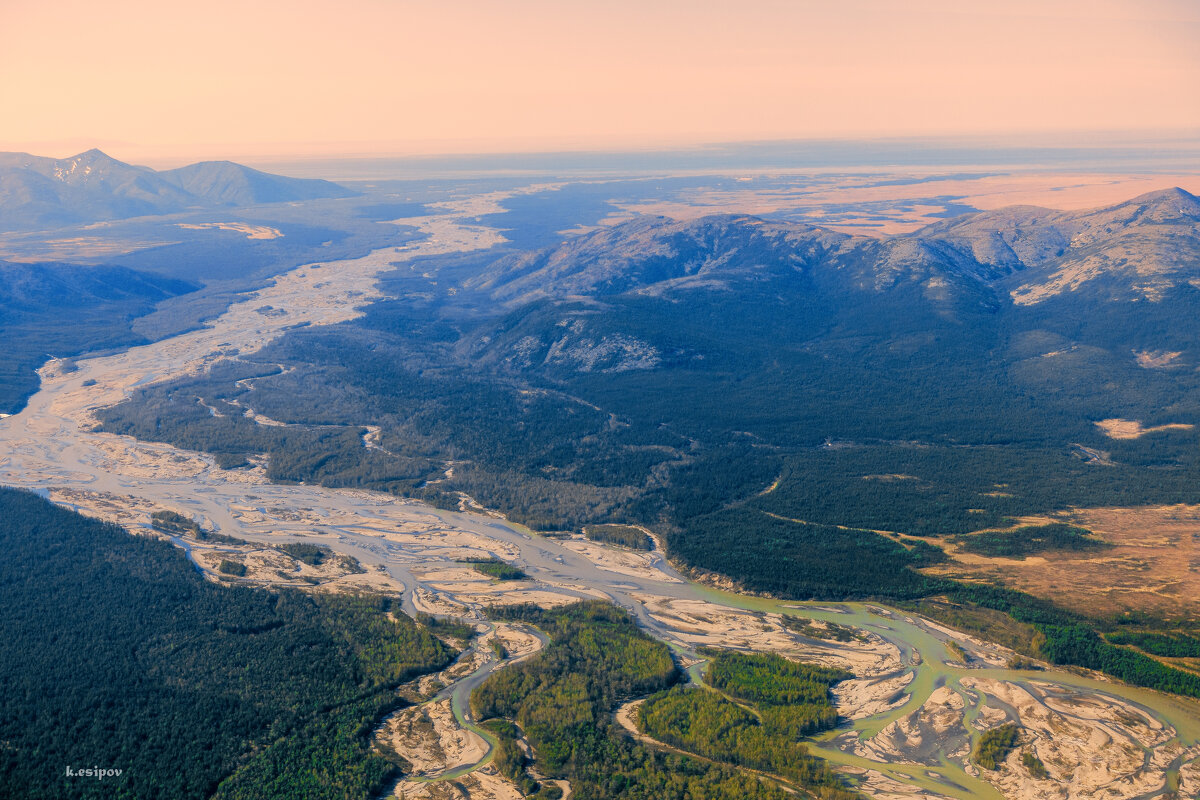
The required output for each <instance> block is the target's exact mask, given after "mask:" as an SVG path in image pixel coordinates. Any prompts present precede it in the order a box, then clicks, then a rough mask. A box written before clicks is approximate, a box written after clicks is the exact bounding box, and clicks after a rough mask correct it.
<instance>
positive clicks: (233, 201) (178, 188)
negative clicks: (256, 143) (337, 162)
mask: <svg viewBox="0 0 1200 800" xmlns="http://www.w3.org/2000/svg"><path fill="white" fill-rule="evenodd" d="M354 194H355V193H354V192H352V191H350V190H349V189H346V188H344V187H342V186H339V185H337V184H336V183H330V182H329V181H323V180H309V179H300V178H285V177H282V176H280V175H272V174H270V173H266V172H260V171H258V170H256V169H251V168H250V167H245V166H242V165H241V164H235V163H233V162H230V161H205V162H201V163H199V164H192V165H190V166H186V167H180V168H179V169H171V170H164V171H161V172H160V171H156V170H153V169H150V168H149V167H138V166H133V165H131V164H126V163H124V162H122V161H118V160H116V159H115V158H111V157H110V156H108V155H105V154H104V153H102V152H101V151H99V150H94V149H93V150H88V151H87V152H85V153H80V154H79V155H76V156H72V157H70V158H62V159H56V158H44V157H41V156H33V155H29V154H28V153H0V230H36V229H40V228H53V227H61V226H65V225H74V224H80V223H88V222H99V221H103V220H111V219H126V218H129V217H138V216H145V215H151V214H173V213H178V212H180V211H186V210H188V209H192V208H213V207H222V206H226V207H227V206H245V205H255V204H258V203H280V202H290V201H297V200H315V199H321V198H337V197H351V196H353V195H354Z"/></svg>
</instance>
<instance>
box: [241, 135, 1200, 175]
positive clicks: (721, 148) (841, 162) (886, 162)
mask: <svg viewBox="0 0 1200 800" xmlns="http://www.w3.org/2000/svg"><path fill="white" fill-rule="evenodd" d="M255 166H259V167H262V168H268V169H270V170H272V171H276V172H282V173H283V174H287V175H294V176H296V177H310V178H326V179H332V180H356V179H358V180H389V179H391V180H395V179H433V178H455V177H457V178H476V179H477V178H489V177H490V178H506V177H512V178H517V177H522V178H527V177H539V176H541V177H554V176H558V177H582V176H604V175H624V176H630V175H646V176H652V175H665V174H680V173H692V174H695V173H708V172H739V171H747V172H752V171H761V170H822V171H824V170H837V169H847V170H861V169H879V170H886V169H888V168H897V167H899V168H914V167H937V168H943V169H945V168H959V169H961V168H972V167H980V168H987V169H998V168H1004V169H1050V170H1054V171H1076V170H1078V171H1090V172H1095V171H1108V170H1112V171H1120V172H1128V171H1133V172H1170V171H1181V170H1182V171H1189V172H1190V171H1195V170H1200V136H1192V137H1178V138H1170V139H1156V140H1145V139H1142V140H1119V139H1116V138H1114V137H1100V136H1083V135H1080V136H1078V137H1066V136H1063V137H1061V138H1059V139H1057V140H1055V141H1053V142H1045V141H1040V142H1034V141H1026V142H1022V141H1019V140H1011V141H985V140H982V139H878V140H854V141H850V140H826V141H815V140H814V141H779V142H750V143H729V144H714V145H707V146H699V147H687V148H679V149H646V150H638V151H609V152H605V151H578V152H551V153H508V154H480V155H447V156H405V157H390V158H378V157H344V158H319V159H307V160H287V161H273V162H262V163H260V164H256V165H255Z"/></svg>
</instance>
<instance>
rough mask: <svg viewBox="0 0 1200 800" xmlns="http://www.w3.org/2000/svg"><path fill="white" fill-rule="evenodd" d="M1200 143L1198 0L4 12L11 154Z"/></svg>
mask: <svg viewBox="0 0 1200 800" xmlns="http://www.w3.org/2000/svg"><path fill="white" fill-rule="evenodd" d="M1085 130H1122V131H1134V132H1136V131H1146V132H1163V131H1172V132H1177V131H1191V132H1193V133H1194V132H1196V131H1200V2H1196V0H1138V1H1137V2H1127V1H1125V0H1059V1H1056V0H1041V1H1040V2H1038V1H1036V0H1004V2H992V1H991V0H988V2H980V1H979V0H957V1H952V0H738V1H736V2H735V1H733V0H602V1H601V0H503V1H501V0H460V1H459V2H457V3H455V2H446V1H445V0H443V1H442V2H425V0H342V1H341V2H333V1H332V0H287V2H282V1H281V0H240V2H231V1H230V0H205V1H204V2H189V3H185V2H178V1H173V0H165V1H164V0H109V2H96V0H86V1H85V0H0V150H27V151H32V152H36V153H39V154H45V155H55V156H65V155H69V154H72V153H74V152H77V151H79V150H82V149H86V148H87V147H91V146H100V147H102V148H104V149H105V150H107V151H109V152H110V153H111V154H112V155H114V156H117V157H119V158H126V159H134V160H138V159H140V160H143V161H164V160H173V159H178V160H180V161H183V160H188V159H196V158H204V157H239V156H242V157H263V156H270V155H280V156H289V155H315V154H408V153H453V152H490V151H513V150H536V149H547V150H549V149H577V148H624V147H649V146H654V147H662V146H670V145H689V144H695V143H699V142H713V141H735V140H759V139H794V138H829V137H842V136H846V137H867V138H870V137H884V136H912V135H917V136H920V135H956V134H981V133H982V134H1006V133H1017V132H1025V133H1029V132H1032V133H1039V132H1045V133H1053V132H1063V131H1085Z"/></svg>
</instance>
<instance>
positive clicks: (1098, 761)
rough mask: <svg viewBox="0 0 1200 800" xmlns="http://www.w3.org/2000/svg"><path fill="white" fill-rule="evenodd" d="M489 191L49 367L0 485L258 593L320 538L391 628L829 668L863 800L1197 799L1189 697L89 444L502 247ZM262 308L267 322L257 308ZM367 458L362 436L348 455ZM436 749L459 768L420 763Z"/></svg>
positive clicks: (451, 770)
mask: <svg viewBox="0 0 1200 800" xmlns="http://www.w3.org/2000/svg"><path fill="white" fill-rule="evenodd" d="M505 196H507V195H505V194H501V193H496V194H489V195H480V196H474V197H467V198H465V199H462V200H455V201H450V202H447V203H444V204H442V207H441V208H440V209H439V210H440V211H441V212H442V213H439V214H436V215H433V216H429V217H421V218H409V219H404V220H398V221H397V222H398V223H400V224H403V225H406V226H412V227H416V228H418V229H419V230H421V231H422V232H423V233H425V234H426V238H425V239H424V240H422V241H419V242H417V243H414V244H411V245H408V246H406V247H404V248H401V249H397V248H385V249H383V250H379V251H376V252H374V253H371V254H369V255H367V256H365V257H363V258H359V259H354V260H349V261H338V262H329V263H324V264H312V265H307V266H302V267H299V268H297V269H295V270H292V271H291V272H288V273H285V274H283V275H280V276H279V277H278V278H276V279H275V281H274V282H273V284H272V285H270V286H267V287H265V288H263V289H260V290H258V291H257V292H255V293H253V294H252V295H250V296H247V297H246V299H245V300H243V301H241V302H239V303H236V304H234V305H232V306H231V307H230V308H229V309H228V310H227V311H226V312H225V313H223V314H222V315H221V316H219V317H218V318H216V319H214V320H212V321H210V322H209V323H208V324H207V326H206V327H204V328H202V329H199V330H195V331H191V332H188V333H184V334H181V335H179V336H175V337H173V338H170V339H166V340H162V341H159V342H156V343H153V344H148V345H145V346H142V347H135V348H132V349H129V350H127V351H124V352H120V353H117V354H114V355H106V356H101V357H97V358H90V359H80V360H78V361H77V362H76V363H75V365H74V367H75V368H74V369H72V370H70V371H66V369H64V365H63V364H62V363H59V362H51V363H50V364H48V365H47V366H46V367H45V368H43V370H42V384H41V389H40V391H39V392H38V393H37V394H36V395H34V396H33V397H32V398H31V399H30V401H29V403H28V405H27V406H26V408H25V409H24V410H22V411H21V412H20V413H19V414H16V415H14V416H12V417H9V418H7V419H3V420H0V483H2V484H6V485H12V486H21V487H25V488H29V489H33V490H37V491H39V492H41V493H43V494H45V495H46V496H48V497H50V498H51V499H53V500H55V501H56V502H59V503H62V504H65V505H69V506H71V507H73V508H76V509H77V510H79V511H81V512H83V513H85V514H91V515H94V516H99V517H102V518H105V519H109V520H112V521H115V522H118V523H119V524H121V525H123V526H125V527H127V528H129V529H130V530H132V531H135V532H146V533H149V532H150V531H151V527H150V515H151V514H152V513H153V512H154V511H161V510H170V511H175V512H177V513H180V514H184V515H188V516H190V517H192V518H194V519H196V520H197V521H199V522H201V524H202V525H203V526H204V527H205V528H207V529H209V530H212V531H215V532H218V533H220V534H223V535H226V536H233V537H237V538H239V539H243V540H246V541H247V542H250V543H251V544H250V545H247V546H228V545H224V546H223V545H210V544H203V545H202V544H198V543H189V542H184V541H183V540H177V543H179V544H181V545H186V546H187V547H188V548H189V555H190V556H191V557H192V558H193V560H194V561H195V562H196V563H197V565H198V566H200V567H201V568H203V569H206V570H207V571H209V572H215V569H216V563H217V562H218V561H219V559H220V557H221V553H222V552H223V549H224V550H227V551H230V552H232V551H235V550H236V551H237V552H239V553H241V554H243V556H244V557H245V558H246V559H247V560H250V561H253V559H255V558H258V559H259V560H260V561H261V566H262V569H261V570H259V571H256V572H255V573H253V576H256V577H258V578H259V579H261V580H262V581H263V582H266V583H271V582H272V578H271V570H270V569H268V568H267V567H269V566H270V564H269V560H268V559H267V557H266V556H264V555H261V553H260V554H259V555H255V554H254V553H255V547H256V546H257V545H265V544H273V543H281V542H308V543H317V544H321V545H325V546H327V547H329V548H331V549H332V550H333V551H335V552H336V553H339V554H343V555H346V556H352V557H353V558H354V559H357V561H358V562H360V563H361V564H362V565H363V566H364V567H365V568H366V570H367V572H366V573H365V574H359V573H347V574H345V575H339V576H335V577H336V580H333V581H332V583H331V587H330V588H335V589H337V588H342V589H354V588H372V589H379V590H384V591H391V592H395V593H398V594H399V595H400V596H401V597H402V598H403V607H404V609H405V610H406V611H407V612H409V613H417V612H424V613H432V614H440V615H447V616H456V617H460V618H463V619H467V620H470V621H471V622H472V623H473V624H476V625H478V626H480V628H481V629H483V630H485V631H487V632H488V633H489V634H494V633H495V625H494V623H493V622H492V621H490V620H488V619H486V616H485V609H486V607H488V606H491V605H498V604H509V603H524V602H534V603H540V604H557V603H565V602H572V601H574V600H578V599H584V598H599V599H605V600H608V601H611V602H613V603H615V604H617V605H619V606H621V607H622V608H625V609H626V610H628V611H629V612H630V613H631V614H633V615H634V616H635V618H636V619H637V620H638V622H639V624H640V625H641V626H642V627H643V628H644V629H645V630H647V631H648V632H649V633H651V634H652V635H654V636H656V637H659V638H661V639H662V640H664V641H666V642H667V643H669V644H670V645H671V646H672V647H673V649H674V651H675V652H676V654H677V656H678V658H679V660H680V662H681V664H682V665H683V666H685V667H690V668H691V670H690V674H691V675H693V677H697V676H699V675H701V674H702V672H703V658H702V657H701V656H700V655H699V654H698V650H699V648H701V647H702V646H705V645H709V646H717V647H734V648H739V649H746V650H757V651H770V652H776V653H779V654H782V655H785V656H788V657H791V658H796V659H800V660H805V661H816V662H820V663H825V664H829V665H833V666H839V667H842V668H845V669H847V670H849V671H851V672H853V673H854V674H855V676H856V677H855V678H854V679H853V680H850V681H847V682H845V683H844V684H842V685H841V686H839V687H838V688H837V690H836V694H837V698H838V704H839V711H840V712H841V714H842V716H843V717H844V718H845V719H846V720H847V722H846V724H844V725H843V726H841V727H839V728H838V729H837V730H835V731H833V732H831V733H830V734H827V735H825V736H823V737H821V738H820V739H819V740H818V741H816V742H814V743H812V745H811V746H812V747H813V748H814V749H815V750H816V751H818V752H819V753H820V754H821V755H823V756H824V757H825V758H827V759H828V760H829V761H830V762H831V763H833V764H835V765H837V766H838V767H839V768H841V769H842V770H844V771H845V773H846V774H847V775H848V776H850V778H851V779H852V780H853V781H854V782H855V783H856V785H857V786H858V787H859V788H860V790H861V791H863V793H865V794H867V795H869V796H872V797H877V798H957V799H958V800H968V799H969V798H992V799H993V800H999V799H1000V798H1010V799H1015V798H1030V799H1032V798H1040V797H1051V798H1147V799H1148V798H1155V797H1164V798H1165V797H1170V796H1172V793H1177V796H1179V797H1196V796H1200V704H1198V703H1195V702H1193V701H1189V700H1185V699H1181V698H1175V697H1171V696H1168V695H1164V694H1160V693H1157V692H1153V691H1149V690H1144V689H1137V688H1134V687H1129V686H1125V685H1122V684H1118V683H1115V682H1112V681H1109V680H1104V679H1101V678H1100V677H1098V676H1093V675H1084V674H1076V673H1074V672H1068V671H1064V670H1059V669H1052V668H1045V669H1038V670H1024V669H1022V670H1015V669H1009V668H1008V667H1007V666H1006V665H1007V664H1008V663H1009V659H1010V658H1011V656H1012V655H1013V654H1012V653H1011V652H1008V651H1006V650H1005V649H1004V648H1001V647H999V646H996V645H993V644H991V643H988V642H984V641H980V640H977V639H974V638H972V637H970V636H968V635H966V634H963V633H959V632H956V631H953V630H950V629H948V628H945V627H942V626H940V625H938V624H936V623H934V622H932V621H929V620H925V619H923V618H920V617H918V616H915V615H911V614H908V613H905V612H902V611H898V610H895V609H890V608H887V607H883V606H879V605H875V604H864V603H839V604H827V603H796V602H785V601H776V600H770V599H765V598H758V597H753V596H748V595H741V594H736V593H731V592H726V591H720V590H717V589H714V588H710V587H707V586H701V585H698V584H696V583H694V582H691V581H689V580H687V579H686V578H685V577H684V576H683V575H681V574H680V573H679V572H678V571H677V570H676V569H675V568H674V567H672V566H671V564H670V562H669V561H668V560H667V558H666V557H665V555H664V554H663V553H662V552H661V550H659V549H655V550H653V551H650V552H648V553H641V552H635V551H627V550H622V549H619V548H615V547H608V546H604V545H599V544H596V543H593V542H590V541H586V540H584V539H583V538H582V537H578V536H576V537H568V538H551V537H545V536H539V535H536V534H534V533H532V532H531V531H529V530H527V529H525V528H523V527H521V526H518V525H514V524H510V523H509V522H507V521H506V520H504V519H503V518H501V517H500V516H498V515H494V514H488V513H483V512H479V513H476V512H472V511H466V510H464V511H458V512H455V511H444V510H440V509H436V508H432V507H430V506H427V505H424V504H421V503H418V502H415V501H410V500H405V499H401V498H397V497H393V496H390V495H385V494H380V493H374V492H367V491H359V490H338V489H328V488H324V487H319V486H310V485H279V484H273V483H270V482H268V481H267V480H266V478H265V476H264V471H263V469H262V468H261V467H257V468H250V469H236V470H225V469H221V468H219V467H218V466H217V465H216V464H215V462H214V461H213V459H212V458H210V457H208V456H206V455H202V454H198V453H192V452H187V451H183V450H179V449H176V448H174V447H171V446H168V445H163V444H156V443H147V442H140V441H137V440H134V439H132V438H129V437H122V436H115V435H112V434H106V433H100V432H97V431H95V430H94V426H95V421H94V419H93V417H92V412H93V411H94V410H95V409H97V408H101V407H104V406H108V405H112V404H115V403H117V402H120V401H121V400H122V399H123V398H124V397H125V396H126V395H127V393H128V392H130V391H131V390H133V389H134V388H136V387H140V386H145V385H147V384H150V383H154V382H159V381H164V380H168V379H171V378H174V377H178V376H179V375H181V374H185V373H194V372H198V371H202V370H204V369H206V368H207V367H208V366H210V365H211V364H213V363H216V362H217V361H219V360H221V359H224V358H231V357H234V356H236V355H237V354H246V353H251V352H254V351H256V350H258V349H260V348H262V347H263V346H264V345H266V344H267V343H268V342H270V341H271V340H273V339H274V338H276V337H278V336H280V335H282V333H283V332H285V331H286V330H287V329H289V328H291V327H295V326H297V325H328V324H334V323H337V322H341V321H344V320H347V319H351V318H353V317H354V316H356V315H357V314H358V310H357V309H358V308H360V307H361V306H363V305H365V304H367V303H369V302H370V301H372V300H373V299H375V298H377V297H379V291H378V289H377V287H376V280H377V278H378V276H379V275H381V274H382V273H384V272H387V271H390V270H392V269H395V268H396V264H397V263H403V262H405V261H407V260H410V259H413V258H416V257H419V256H426V255H436V254H441V253H453V252H462V251H468V250H474V249H481V248H486V247H489V246H491V245H492V244H494V243H496V242H498V241H501V237H500V234H499V233H498V232H497V231H495V230H493V229H490V228H487V227H484V226H481V225H479V224H478V223H477V222H476V220H477V218H478V217H479V216H480V215H482V214H484V213H488V212H490V211H493V210H494V209H495V208H497V207H498V205H497V204H498V202H499V201H500V200H502V199H504V197H505ZM264 308H268V309H270V310H272V312H275V311H277V310H281V311H282V313H270V314H268V313H264V312H263V309H264ZM252 413H253V412H252V411H251V410H249V409H247V414H248V415H250V414H252ZM260 422H262V424H272V423H271V421H270V420H266V419H261V420H260ZM370 446H372V439H371V435H370V433H368V434H367V435H366V436H364V447H370ZM464 508H466V506H464ZM475 557H494V558H499V559H502V560H504V561H506V562H509V563H512V564H514V565H516V566H518V567H519V568H520V569H521V570H523V571H524V572H525V573H526V575H527V576H528V577H527V579H525V580H521V581H512V582H503V583H496V582H493V581H490V580H488V579H486V578H485V577H483V576H481V575H479V574H478V573H476V572H474V571H473V570H471V569H469V568H467V567H465V566H464V565H463V564H462V563H461V561H462V559H464V558H475ZM787 618H801V619H802V620H809V621H811V623H812V624H813V625H814V626H816V628H815V629H817V630H819V629H820V626H821V625H823V624H826V623H836V624H837V625H842V626H849V627H851V628H854V629H856V630H857V631H859V636H858V638H855V639H853V640H850V641H844V642H843V641H833V640H830V639H825V638H820V637H814V636H810V635H805V634H804V633H803V632H798V631H797V625H795V624H791V625H789V624H785V623H787V622H788V621H789V620H788V619H787ZM527 635H528V634H527ZM510 636H514V637H517V638H519V636H518V634H515V633H511V632H510ZM534 638H536V637H534ZM514 641H515V639H514ZM527 643H528V644H529V646H528V647H527V648H525V649H522V648H520V647H515V646H509V647H507V648H506V649H507V650H508V651H509V655H507V656H504V657H501V656H496V655H493V654H490V653H489V652H488V651H487V648H486V647H481V646H480V644H479V643H477V644H476V645H475V649H474V650H473V651H469V653H468V656H465V657H464V658H468V659H469V661H468V663H469V666H470V668H469V669H466V670H459V672H455V673H454V674H448V675H446V676H444V677H443V685H442V686H438V687H429V702H430V703H432V704H437V703H445V706H446V707H437V706H436V705H432V706H430V708H429V710H428V714H429V715H430V716H429V717H428V719H427V721H428V722H429V725H428V726H426V727H428V728H431V729H432V730H433V731H435V732H438V731H440V733H436V735H437V736H448V737H450V738H454V737H458V739H459V740H460V741H465V740H466V738H469V737H468V736H467V733H464V731H466V732H468V733H470V732H472V731H475V734H473V735H478V731H477V729H474V728H473V722H474V721H473V720H471V719H470V713H469V706H468V704H467V699H468V697H469V694H470V691H471V689H473V688H474V687H475V686H478V685H479V683H480V682H481V681H482V680H483V679H484V678H485V677H486V676H487V675H488V674H490V672H492V671H493V670H495V669H502V668H503V667H504V666H505V665H506V664H508V663H512V662H513V661H515V660H518V659H520V658H526V657H530V656H531V655H532V654H533V653H535V652H536V650H537V649H538V647H540V643H538V642H527ZM460 673H463V674H460ZM1005 722H1016V723H1018V724H1020V725H1021V726H1023V728H1024V729H1025V734H1024V737H1025V738H1024V739H1023V740H1022V743H1021V745H1020V746H1019V747H1018V748H1016V750H1014V751H1013V753H1012V754H1011V755H1010V757H1009V758H1008V760H1007V761H1006V762H1005V765H1004V768H1003V769H1001V770H996V771H992V770H984V769H981V768H979V767H978V766H976V765H974V764H973V763H971V762H970V759H969V754H970V752H971V749H972V746H973V744H974V743H975V742H976V741H977V740H978V738H979V735H980V733H981V732H982V731H983V730H984V729H987V728H991V727H995V726H997V725H1000V724H1003V723H1005ZM422 724H423V723H422ZM396 727H397V731H398V732H396V733H395V736H396V737H397V738H398V740H399V741H403V742H409V743H410V744H411V739H412V737H411V736H409V733H411V730H414V728H413V727H412V726H411V725H410V726H409V728H405V729H404V730H403V731H402V730H399V728H401V727H403V726H402V725H401V723H400V722H397V723H396ZM405 731H408V732H409V733H405ZM414 735H415V734H414ZM406 736H407V737H408V738H405V737H406ZM490 749H491V748H490V745H489V744H488V742H487V741H486V737H483V740H482V742H469V743H467V744H462V746H460V747H458V748H457V749H454V748H450V747H440V746H439V747H437V748H430V750H429V752H430V753H433V754H434V755H432V756H430V757H429V758H427V759H426V761H428V762H430V763H426V764H425V765H424V768H423V772H422V776H421V780H420V781H418V782H415V783H414V782H407V783H404V784H402V785H401V786H399V787H397V792H403V793H404V796H408V797H425V796H428V797H434V796H438V795H436V794H434V793H433V792H434V791H435V790H434V789H431V788H427V786H426V785H433V784H437V783H439V782H440V781H445V780H448V779H450V778H454V779H462V778H464V776H468V775H471V774H472V773H474V772H475V771H477V770H486V769H487V768H488V762H489V760H490ZM439 752H441V753H450V752H452V753H453V754H456V755H455V756H454V757H449V756H447V761H446V763H445V764H443V765H442V767H441V768H439V765H438V763H437V756H436V753H439ZM1023 752H1029V753H1032V754H1034V755H1035V756H1036V757H1037V758H1038V759H1039V760H1040V761H1041V762H1043V763H1044V765H1045V768H1046V770H1047V773H1048V775H1049V777H1048V778H1047V779H1038V778H1035V777H1034V776H1032V775H1031V774H1030V773H1029V772H1028V771H1027V770H1026V769H1025V768H1024V767H1023V766H1021V755H1022V753H1023ZM482 774H484V775H486V776H487V779H486V780H484V779H482V778H480V779H477V780H476V781H475V782H474V783H469V782H468V783H462V781H461V780H459V784H460V785H467V786H468V787H475V788H474V789H472V790H471V791H470V792H469V796H471V797H472V798H473V800H478V799H479V798H483V797H505V796H512V797H519V794H515V788H514V787H511V786H506V785H505V782H504V779H503V778H501V777H500V776H498V774H495V773H494V771H493V772H490V773H482ZM568 790H569V789H568ZM456 791H457V790H456ZM506 792H507V793H508V794H506ZM446 796H450V795H446Z"/></svg>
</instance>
